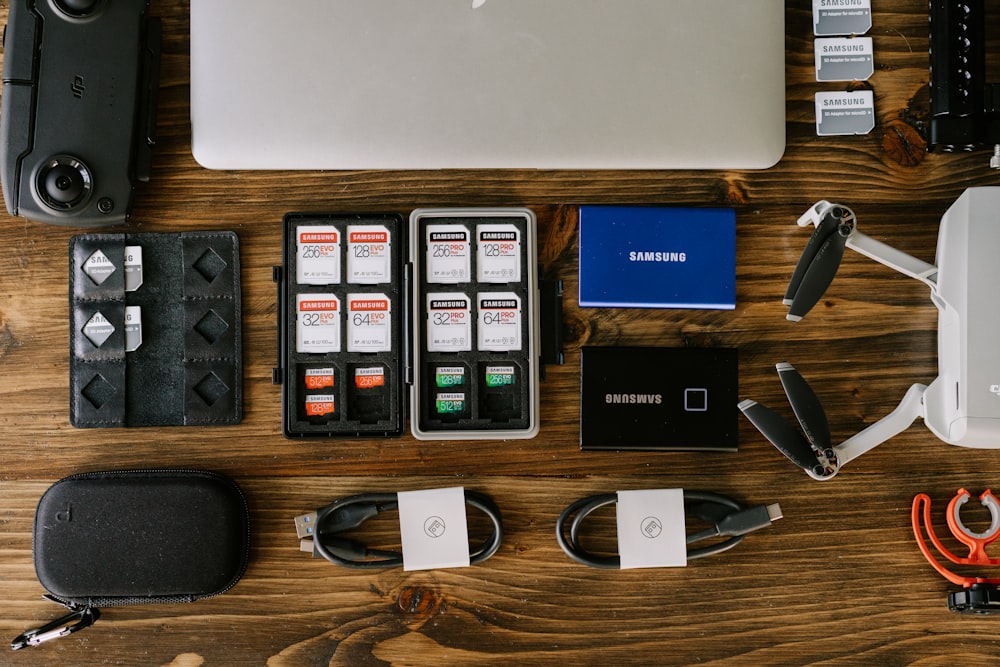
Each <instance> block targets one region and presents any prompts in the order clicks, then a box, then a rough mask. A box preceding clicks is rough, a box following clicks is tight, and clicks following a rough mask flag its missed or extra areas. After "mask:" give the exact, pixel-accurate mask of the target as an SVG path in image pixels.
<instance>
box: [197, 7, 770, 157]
mask: <svg viewBox="0 0 1000 667" xmlns="http://www.w3.org/2000/svg"><path fill="white" fill-rule="evenodd" d="M191 70H192V71H191V124H192V133H193V136H192V146H193V152H194V156H195V158H196V159H197V160H198V162H200V163H201V164H202V165H204V166H206V167H209V168H215V169H433V168H540V169H542V168H553V169H560V168H565V169H590V168H604V169H637V168H642V169H717V168H730V169H738V168H748V169H753V168H766V167H769V166H771V165H772V164H774V163H775V162H777V161H778V160H779V159H780V157H781V155H782V153H783V151H784V146H785V86H784V74H785V40H784V2H783V0H741V1H740V2H733V1H732V0H290V1H288V2H274V0H191Z"/></svg>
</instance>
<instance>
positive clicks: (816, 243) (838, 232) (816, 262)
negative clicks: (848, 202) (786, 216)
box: [782, 201, 855, 322]
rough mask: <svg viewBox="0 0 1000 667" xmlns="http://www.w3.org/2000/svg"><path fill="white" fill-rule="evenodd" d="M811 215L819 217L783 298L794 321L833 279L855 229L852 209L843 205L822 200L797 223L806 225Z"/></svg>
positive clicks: (814, 302)
mask: <svg viewBox="0 0 1000 667" xmlns="http://www.w3.org/2000/svg"><path fill="white" fill-rule="evenodd" d="M814 215H815V216H817V217H818V218H819V223H818V224H817V225H816V231H814V232H813V235H812V236H811V237H809V242H808V243H807V244H806V247H805V250H803V251H802V257H800V258H799V263H798V264H797V265H796V266H795V271H794V272H793V273H792V278H791V280H789V281H788V289H787V290H786V291H785V298H784V299H783V300H782V303H784V304H785V305H786V306H788V307H789V308H788V315H787V316H786V317H787V318H788V319H789V320H792V321H793V322H798V321H799V320H801V319H802V317H803V316H804V315H805V314H806V313H808V312H809V310H810V309H811V308H812V307H813V306H815V305H816V302H818V301H819V300H820V298H822V296H823V293H824V292H826V288H827V287H829V286H830V283H832V282H833V277H834V276H835V275H837V269H838V268H839V267H840V261H841V260H842V259H843V258H844V248H845V247H847V242H848V240H849V239H850V238H851V235H852V234H853V233H854V229H855V217H854V211H852V210H851V209H849V208H847V207H846V206H836V205H831V204H829V203H828V202H825V201H821V202H819V203H818V204H816V205H815V206H814V207H813V208H812V209H810V211H809V212H808V213H806V215H804V216H802V218H800V219H799V225H800V226H805V225H807V224H809V222H810V221H811V220H812V219H813V216H814ZM803 220H804V222H803Z"/></svg>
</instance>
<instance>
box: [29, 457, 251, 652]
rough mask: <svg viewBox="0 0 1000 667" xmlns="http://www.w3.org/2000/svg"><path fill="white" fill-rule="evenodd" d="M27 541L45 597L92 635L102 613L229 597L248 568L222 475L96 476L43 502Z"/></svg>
mask: <svg viewBox="0 0 1000 667" xmlns="http://www.w3.org/2000/svg"><path fill="white" fill-rule="evenodd" d="M32 539H33V546H32V551H33V553H34V562H35V573H36V575H37V576H38V580H39V582H40V583H41V584H42V586H44V587H45V589H46V590H47V591H48V592H49V594H50V595H48V596H47V597H48V598H49V599H51V600H53V601H55V602H58V603H60V604H62V605H63V606H65V607H67V608H68V609H70V611H71V612H72V613H71V614H70V616H74V615H76V616H79V617H80V618H83V617H84V616H86V617H87V618H89V622H86V623H85V625H89V624H90V623H92V622H93V620H95V619H96V616H97V613H95V612H96V611H97V609H98V608H100V607H111V606H122V605H135V604H150V603H176V602H193V601H195V600H199V599H201V598H206V597H212V596H215V595H220V594H222V593H224V592H226V591H228V590H229V589H230V588H232V587H233V586H234V585H236V582H238V581H239V580H240V577H241V576H242V575H243V572H244V570H245V569H246V566H247V561H248V558H249V544H250V520H249V511H248V507H247V503H246V499H245V498H244V496H243V492H242V491H241V490H240V488H239V486H238V485H237V484H236V483H235V482H234V481H232V480H231V479H229V478H228V477H225V476H223V475H220V474H216V473H212V472H206V471H201V470H132V471H114V472H93V473H85V474H79V475H73V476H71V477H66V478H64V479H62V480H60V481H59V482H57V483H55V484H54V485H53V486H51V487H50V488H49V489H48V490H47V491H46V492H45V494H44V495H43V496H42V498H41V500H40V501H39V503H38V508H37V510H36V513H35V525H34V532H33V535H32ZM67 618H69V617H67ZM61 620H65V619H61ZM54 623H55V624H58V623H59V622H58V621H56V622H54ZM50 625H53V624H50ZM47 627H48V626H47ZM76 629H80V628H79V627H75V626H74V627H73V628H71V629H64V631H63V632H62V634H58V633H56V634H54V636H45V637H41V638H39V635H38V633H39V631H31V632H28V633H25V634H24V635H22V636H21V637H19V638H18V640H21V641H20V642H19V641H18V640H15V643H14V645H13V646H14V648H21V647H22V646H30V645H34V644H37V643H40V642H41V641H45V640H46V639H51V638H55V636H63V635H64V634H69V633H71V632H74V631H75V630H76ZM39 630H42V629H39ZM53 632H54V631H53V630H52V629H48V634H53ZM43 634H44V633H43ZM18 643H20V644H21V645H20V646H19V645H18Z"/></svg>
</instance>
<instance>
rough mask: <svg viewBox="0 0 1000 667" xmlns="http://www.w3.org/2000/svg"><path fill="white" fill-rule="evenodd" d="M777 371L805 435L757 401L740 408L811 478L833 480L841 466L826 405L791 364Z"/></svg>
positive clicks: (781, 366) (782, 364)
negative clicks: (824, 409) (831, 432)
mask: <svg viewBox="0 0 1000 667" xmlns="http://www.w3.org/2000/svg"><path fill="white" fill-rule="evenodd" d="M775 368H777V370H778V377H779V378H780V379H781V386H782V387H783V388H784V390H785V396H787V397H788V402H789V403H791V406H792V412H793V413H795V418H796V419H798V421H799V425H800V426H801V427H802V430H803V431H804V432H805V436H803V435H802V434H801V433H799V431H798V430H797V429H796V428H795V427H794V426H793V425H792V424H791V423H789V422H788V421H787V420H785V418H784V417H781V416H780V415H778V414H777V413H776V412H774V411H773V410H771V409H770V408H768V407H766V406H764V405H761V404H760V403H758V402H757V401H753V400H749V399H747V400H745V401H742V402H741V403H740V404H739V406H738V407H739V409H740V410H741V411H742V412H743V414H744V415H746V417H747V419H749V420H750V423H752V424H753V425H754V426H756V427H757V430H758V431H760V432H761V433H762V434H763V435H764V437H765V438H767V439H768V440H770V441H771V443H772V444H773V445H774V446H775V447H776V448H777V449H778V451H780V452H781V453H782V454H784V455H785V456H787V457H788V459H789V460H790V461H791V462H792V463H794V464H795V465H797V466H799V467H800V468H802V469H803V470H805V471H806V472H807V473H809V475H810V476H811V477H813V478H815V479H825V478H827V477H832V476H833V475H834V474H836V472H837V470H838V469H839V467H840V465H839V463H838V458H837V454H836V452H835V451H834V449H833V443H832V442H831V440H830V425H829V423H828V422H827V420H826V412H824V411H823V406H822V405H821V404H820V402H819V399H818V398H817V397H816V394H815V393H813V390H812V388H811V387H810V386H809V383H807V382H806V381H805V379H804V378H803V377H802V376H801V375H800V374H799V372H798V371H797V370H795V368H794V367H793V366H792V365H791V364H789V363H786V362H782V363H780V364H777V366H775Z"/></svg>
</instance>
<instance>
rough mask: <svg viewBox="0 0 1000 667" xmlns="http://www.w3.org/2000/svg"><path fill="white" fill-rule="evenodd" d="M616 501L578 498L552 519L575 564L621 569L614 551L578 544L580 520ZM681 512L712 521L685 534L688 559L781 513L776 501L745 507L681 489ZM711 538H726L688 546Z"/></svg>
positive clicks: (612, 496)
mask: <svg viewBox="0 0 1000 667" xmlns="http://www.w3.org/2000/svg"><path fill="white" fill-rule="evenodd" d="M617 502H618V494H617V493H603V494H598V495H594V496H588V497H586V498H581V499H580V500H578V501H576V502H575V503H573V504H571V505H570V506H569V507H567V508H566V509H565V510H563V512H562V514H560V515H559V520H558V521H557V522H556V539H557V540H558V541H559V546H560V547H562V550H563V551H565V552H566V555H567V556H569V557H570V558H572V559H573V560H575V561H576V562H577V563H581V564H583V565H587V566H589V567H597V568H603V569H607V570H617V569H620V568H621V558H619V557H618V555H617V554H616V555H613V556H607V555H599V554H594V553H591V552H589V551H587V550H586V549H584V548H583V547H582V546H581V545H580V526H581V524H582V523H583V521H584V519H586V518H587V516H588V515H590V514H591V513H592V512H594V511H596V510H598V509H600V508H601V507H605V506H607V505H613V504H615V503H617ZM684 513H685V515H691V516H696V517H698V518H699V519H701V520H702V521H705V522H706V523H709V524H712V527H711V528H706V529H705V530H701V531H698V532H695V533H690V534H689V535H688V536H687V545H688V551H687V557H688V560H692V559H695V558H703V557H705V556H712V555H715V554H720V553H722V552H724V551H729V550H730V549H732V548H733V547H735V546H736V545H737V544H739V543H740V542H742V541H743V537H744V536H745V535H746V534H747V533H752V532H753V531H755V530H760V529H761V528H766V527H768V526H770V525H771V524H772V523H773V522H775V521H777V520H778V519H780V518H781V516H782V515H781V507H779V506H778V504H777V503H773V504H771V505H756V506H754V507H749V508H747V507H743V506H742V505H740V504H739V503H738V502H736V501H735V500H733V499H732V498H730V497H728V496H724V495H722V494H719V493H712V492H710V491H687V490H685V491H684ZM567 522H569V535H568V536H567V535H566V526H567ZM715 537H726V538H728V539H726V540H723V541H722V542H719V543H717V544H711V545H709V546H705V547H698V548H694V549H692V548H691V545H692V544H695V543H697V542H703V541H705V540H710V539H712V538H715Z"/></svg>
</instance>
